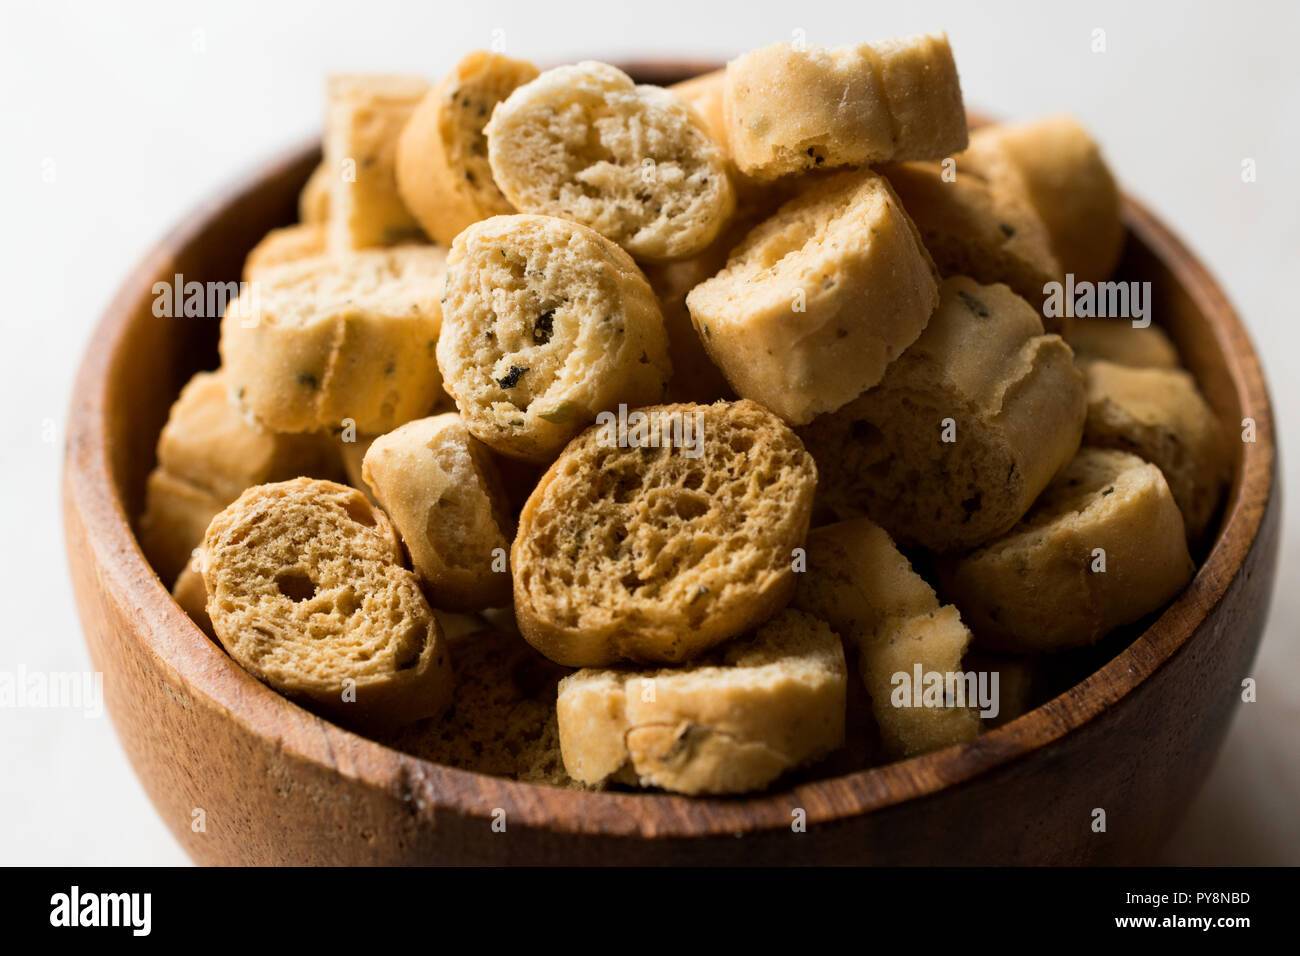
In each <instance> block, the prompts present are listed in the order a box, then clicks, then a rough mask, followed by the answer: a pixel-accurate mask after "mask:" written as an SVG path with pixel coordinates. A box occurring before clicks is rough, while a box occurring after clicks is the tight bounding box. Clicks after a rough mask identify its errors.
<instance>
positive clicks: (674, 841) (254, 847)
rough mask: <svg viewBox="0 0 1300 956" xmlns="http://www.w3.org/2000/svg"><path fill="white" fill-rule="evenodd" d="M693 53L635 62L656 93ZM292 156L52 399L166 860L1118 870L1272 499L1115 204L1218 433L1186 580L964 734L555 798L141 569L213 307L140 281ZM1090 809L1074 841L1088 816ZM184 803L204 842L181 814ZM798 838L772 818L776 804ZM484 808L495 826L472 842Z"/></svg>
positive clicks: (71, 550) (1170, 823)
mask: <svg viewBox="0 0 1300 956" xmlns="http://www.w3.org/2000/svg"><path fill="white" fill-rule="evenodd" d="M708 66H709V64H691V65H689V66H684V65H681V64H650V65H647V64H641V65H639V66H635V67H633V69H634V71H635V72H634V75H637V76H638V78H640V79H651V80H655V81H659V82H670V81H672V80H675V79H678V78H680V77H682V76H684V75H688V74H689V73H692V72H698V71H700V70H702V69H706V68H707V67H708ZM318 157H319V153H318V151H317V150H316V149H315V147H314V146H309V147H304V148H302V149H299V150H295V151H294V152H293V153H291V154H289V155H288V156H287V157H285V158H283V159H281V160H280V161H278V162H276V163H273V164H271V165H270V166H269V167H267V168H264V169H262V170H261V171H260V172H259V174H258V175H257V176H255V177H254V178H252V179H250V180H248V181H246V182H244V183H242V184H240V185H237V186H235V187H233V188H232V189H230V190H228V191H227V192H226V193H225V194H224V195H223V196H222V197H221V198H220V199H219V200H217V201H216V202H214V203H211V204H209V205H207V206H205V207H203V208H201V209H199V210H197V211H196V212H195V213H194V214H193V215H192V216H190V217H189V218H187V219H186V221H185V223H184V224H183V225H182V226H181V227H180V228H179V229H177V230H176V231H174V232H173V233H172V234H171V235H169V236H168V237H167V238H166V239H164V240H163V241H162V243H161V244H160V245H159V246H158V248H157V249H156V250H155V251H154V252H153V253H151V254H150V255H149V257H148V258H147V259H146V260H145V261H144V262H143V263H141V265H140V266H139V268H138V269H137V270H136V271H135V272H134V273H133V274H132V275H131V276H130V278H128V279H127V281H126V282H125V283H124V284H123V286H122V288H121V291H120V292H119V293H118V295H117V297H116V298H115V299H114V300H113V302H112V304H111V305H110V306H109V308H108V309H107V311H106V312H105V315H104V317H103V319H102V321H101V323H100V325H99V327H98V329H97V331H96V332H95V335H94V338H93V340H92V342H91V343H90V346H89V348H88V349H87V353H86V357H85V360H84V363H83V365H82V368H81V371H80V374H79V375H78V378H77V382H76V387H75V392H74V395H73V400H72V406H71V409H70V414H69V427H68V445H67V456H66V466H65V477H64V486H63V496H64V514H65V528H66V536H67V545H68V556H69V563H70V568H71V573H72V579H73V584H74V586H75V591H76V595H77V602H78V607H79V610H80V613H81V618H82V622H83V625H84V629H85V633H86V640H87V644H88V646H89V648H90V652H91V656H92V658H93V660H94V663H95V666H96V668H97V669H98V670H101V671H102V672H103V673H104V689H105V696H106V701H107V705H108V708H109V711H110V713H111V714H112V717H113V721H114V725H115V727H116V729H117V731H118V735H119V736H120V738H121V740H122V744H123V746H124V748H125V750H126V752H127V755H128V756H129V758H130V760H131V762H132V764H133V765H134V766H135V769H136V771H137V773H138V774H139V776H140V779H141V781H142V782H143V784H144V786H145V789H146V791H147V792H148V793H149V795H150V797H151V799H152V800H153V802H154V804H155V806H156V807H157V809H158V812H159V813H160V814H161V816H162V818H163V820H164V821H165V822H166V824H167V826H168V827H169V828H170V829H171V831H172V832H173V833H174V834H175V835H176V838H177V839H178V840H179V841H180V842H181V844H182V845H183V846H184V847H185V849H186V851H187V852H188V853H189V854H190V855H191V856H192V857H193V858H194V859H195V860H196V861H198V862H201V863H211V864H249V863H252V864H272V863H297V864H304V863H306V864H403V863H565V864H576V863H608V864H632V863H648V864H680V863H739V864H759V863H878V864H892V863H956V864H977V863H1133V862H1143V861H1147V860H1150V859H1151V858H1152V856H1153V855H1154V853H1155V851H1156V850H1157V849H1158V847H1159V846H1160V844H1161V843H1162V842H1163V840H1164V839H1165V838H1166V836H1167V835H1168V834H1169V833H1170V832H1171V830H1172V829H1173V827H1174V826H1175V825H1176V824H1177V822H1178V820H1179V818H1180V816H1181V815H1182V813H1183V811H1184V810H1185V809H1186V807H1187V805H1188V803H1189V802H1190V800H1191V798H1192V797H1193V795H1194V794H1195V792H1196V789H1197V787H1198V786H1199V784H1200V783H1201V781H1202V780H1203V778H1204V776H1205V774H1206V773H1207V772H1208V769H1209V767H1210V764H1211V762H1212V761H1213V758H1214V756H1215V753H1216V752H1217V750H1218V748H1219V745H1220V744H1221V742H1222V740H1223V736H1224V734H1225V732H1226V730H1227V727H1228V723H1229V720H1230V718H1231V716H1232V713H1233V710H1234V708H1235V706H1236V704H1237V702H1238V700H1239V694H1240V681H1241V679H1242V678H1243V677H1245V676H1248V675H1249V672H1250V671H1249V669H1250V666H1251V662H1252V660H1253V658H1254V654H1255V651H1256V648H1257V645H1258V643H1259V639H1260V636H1261V633H1262V631H1263V625H1264V619H1265V615H1266V612H1267V601H1268V596H1269V592H1270V584H1271V581H1272V579H1273V577H1274V573H1275V560H1276V555H1277V548H1278V517H1279V511H1280V503H1279V500H1278V495H1279V492H1278V484H1277V482H1276V480H1275V478H1276V474H1275V469H1276V453H1275V440H1276V439H1275V433H1274V425H1273V418H1272V412H1271V408H1270V405H1269V399H1268V394H1267V391H1266V388H1265V385H1264V380H1263V377H1262V374H1261V371H1260V366H1259V362H1258V360H1257V358H1256V356H1255V353H1254V350H1253V348H1252V346H1251V343H1250V341H1249V338H1248V337H1247V335H1246V332H1245V330H1244V328H1243V327H1242V324H1241V322H1240V320H1239V319H1238V317H1237V315H1236V314H1235V312H1234V311H1233V309H1232V307H1231V305H1230V304H1229V303H1228V302H1227V300H1226V299H1225V298H1224V296H1223V293H1222V292H1221V291H1220V289H1219V287H1218V286H1217V284H1216V283H1215V282H1214V280H1213V279H1212V278H1211V277H1210V275H1209V274H1208V273H1207V272H1206V270H1205V269H1204V267H1203V266H1202V265H1201V264H1200V263H1199V262H1198V261H1197V260H1196V259H1195V258H1194V257H1193V256H1192V254H1191V253H1190V252H1189V251H1188V250H1187V249H1186V248H1185V247H1184V246H1183V245H1182V244H1181V243H1180V242H1179V241H1178V240H1177V239H1176V238H1175V237H1174V236H1173V235H1172V234H1171V233H1169V231H1168V230H1167V229H1165V228H1164V227H1163V226H1162V225H1161V224H1160V223H1159V222H1158V221H1157V220H1156V218H1155V217H1154V216H1153V215H1151V213H1150V212H1148V211H1147V210H1146V209H1145V208H1144V207H1142V206H1141V205H1140V204H1139V203H1137V202H1135V201H1133V200H1131V199H1130V200H1127V201H1126V209H1125V214H1126V218H1127V222H1128V225H1129V229H1130V235H1129V241H1128V248H1127V252H1126V255H1125V260H1124V263H1123V265H1122V267H1121V274H1122V275H1123V276H1125V277H1126V278H1140V279H1146V280H1150V281H1151V282H1152V283H1153V285H1154V291H1155V295H1156V313H1155V314H1156V318H1157V321H1158V322H1160V323H1161V324H1162V325H1164V327H1165V328H1166V329H1167V330H1168V331H1169V332H1170V334H1171V335H1172V336H1173V338H1174V340H1175V341H1176V343H1177V344H1178V346H1179V348H1180V350H1181V351H1182V353H1183V355H1184V356H1185V357H1186V360H1187V363H1188V365H1189V367H1190V368H1191V369H1192V370H1193V372H1195V373H1196V375H1197V377H1198V379H1199V380H1200V381H1201V383H1202V385H1203V387H1204V388H1205V390H1206V393H1207V395H1208V397H1209V399H1210V401H1211V404H1212V405H1213V406H1214V407H1215V409H1216V410H1217V411H1218V413H1219V414H1220V415H1221V416H1222V418H1223V419H1224V421H1225V423H1227V424H1228V425H1230V426H1231V428H1232V431H1233V433H1234V434H1237V433H1239V432H1240V427H1241V426H1240V422H1241V419H1242V418H1243V417H1246V416H1250V417H1252V418H1253V419H1254V420H1255V422H1256V425H1257V434H1258V439H1257V441H1256V442H1254V443H1253V444H1242V445H1241V446H1240V449H1241V453H1240V456H1239V460H1238V462H1237V469H1236V476H1235V480H1234V483H1233V486H1232V489H1231V492H1230V495H1229V500H1228V503H1227V505H1226V508H1225V514H1224V522H1223V527H1222V529H1221V531H1220V534H1219V536H1218V538H1217V540H1216V541H1215V543H1214V545H1213V548H1212V550H1211V551H1210V553H1209V554H1208V556H1207V557H1206V559H1205V561H1204V563H1203V565H1202V566H1201V568H1200V570H1199V571H1198V573H1197V575H1196V577H1195V578H1194V580H1193V581H1192V582H1191V584H1190V585H1189V586H1188V588H1187V590H1186V591H1185V592H1184V593H1183V594H1182V595H1180V596H1179V597H1178V599H1177V600H1176V601H1175V602H1174V603H1173V604H1172V605H1171V606H1170V607H1169V608H1168V609H1166V610H1165V612H1164V613H1163V614H1162V615H1161V616H1160V617H1159V618H1158V620H1156V621H1155V622H1154V623H1153V624H1152V625H1151V626H1150V627H1149V628H1148V629H1147V631H1146V632H1145V633H1143V634H1141V635H1140V636H1139V637H1137V638H1136V639H1135V640H1134V641H1133V642H1132V644H1131V645H1130V646H1129V647H1127V648H1125V649H1123V650H1122V651H1120V652H1119V653H1118V654H1117V655H1116V656H1115V657H1114V658H1113V659H1112V660H1110V661H1109V662H1108V663H1106V664H1105V665H1104V666H1102V667H1101V668H1100V669H1099V670H1097V671H1096V672H1095V673H1093V674H1092V675H1091V676H1089V677H1087V678H1086V679H1084V680H1083V681H1082V682H1081V683H1079V684H1077V685H1076V686H1074V687H1072V688H1070V689H1069V690H1068V691H1066V692H1065V693H1063V694H1061V695H1060V696H1058V697H1056V698H1054V699H1052V700H1050V701H1049V702H1047V703H1046V704H1044V705H1043V706H1041V707H1039V708H1038V709H1036V710H1034V711H1032V712H1030V713H1029V714H1027V715H1025V716H1023V717H1021V718H1019V719H1017V720H1015V721H1012V722H1010V723H1009V724H1007V725H1005V726H1003V727H1001V728H999V729H997V730H994V731H992V732H990V733H987V734H985V735H983V736H981V737H980V738H978V739H977V740H975V741H974V742H972V743H970V744H966V745H964V746H960V747H953V748H949V749H947V750H944V751H940V752H937V753H933V754H928V755H926V756H923V757H919V758H915V759H911V760H907V761H903V762H899V763H895V764H890V765H887V766H884V767H879V768H876V769H873V770H869V771H865V772H859V773H853V774H850V775H847V776H841V777H837V778H833V779H826V780H820V781H817V782H813V783H807V784H802V785H799V786H796V787H793V788H788V789H785V790H781V791H778V792H774V793H770V794H765V795H759V796H754V797H748V798H740V799H728V800H721V799H690V798H684V797H677V796H671V795H663V794H631V793H618V794H615V793H609V794H601V793H575V792H569V791H562V790H555V789H550V788H546V787H540V786H533V785H528V784H519V783H514V782H512V781H508V780H504V779H498V778H492V777H484V776H479V775H475V774H471V773H468V772H464V771H460V770H455V769H451V768H447V767H442V766H438V765H434V764H430V763H427V762H425V761H421V760H418V759H416V758H413V757H410V756H407V755H404V754H400V753H398V752H395V751H392V750H389V749H387V748H384V747H382V746H380V745H379V744H376V743H374V742H371V741H369V740H366V739H364V738H361V737H358V736H356V735H354V734H352V733H349V732H348V731H345V730H342V729H340V728H338V727H335V726H334V725H332V724H330V723H328V722H326V721H324V720H322V719H320V718H318V717H315V716H313V715H311V714H309V713H307V712H306V711H304V710H302V709H300V708H298V707H296V706H295V705H293V704H291V703H289V702H288V701H287V700H285V699H283V698H281V697H280V696H278V695H277V694H276V693H274V692H273V691H271V690H270V689H269V688H267V687H265V686H264V685H262V684H261V683H259V682H258V681H256V680H255V679H253V678H252V677H250V676H249V675H248V674H247V673H245V672H244V671H243V670H242V669H240V668H239V667H238V666H237V665H236V664H234V663H233V662H232V661H231V660H230V659H229V658H228V657H227V656H226V655H225V654H224V653H223V652H222V650H221V649H220V648H219V647H217V646H216V645H214V644H213V643H212V642H210V641H209V640H207V639H206V638H205V637H204V636H203V634H202V633H201V632H200V631H199V630H198V628H197V627H195V626H194V625H193V624H192V623H191V622H190V621H189V619H188V618H186V617H185V615H184V614H183V612H182V611H181V610H180V608H179V607H177V606H176V604H175V603H174V602H173V601H172V600H171V598H170V596H169V595H168V593H167V591H166V589H165V588H164V587H163V585H162V584H161V583H160V582H159V580H158V578H157V577H156V576H155V575H154V573H153V571H152V570H151V569H150V567H149V566H148V564H147V563H146V562H145V559H144V556H143V555H142V553H141V551H140V548H139V546H138V545H137V543H136V540H135V537H134V535H133V533H132V528H131V522H130V520H129V518H128V516H131V515H136V514H138V513H139V510H140V504H141V500H142V493H143V486H144V479H145V476H146V475H147V473H148V471H149V469H150V468H151V467H152V465H153V456H154V451H153V448H154V442H155V440H156V437H157V433H158V430H159V428H160V426H161V424H162V422H163V420H164V418H165V415H166V411H167V408H168V406H169V405H170V402H171V401H172V399H173V398H174V397H175V395H176V393H177V392H178V390H179V388H180V385H181V384H183V382H184V381H185V380H186V379H187V378H188V376H189V375H190V373H191V372H193V371H194V370H195V369H196V368H199V367H202V366H205V365H206V366H212V365H214V364H215V360H216V358H215V341H216V321H215V320H214V319H212V320H199V319H159V318H156V317H155V316H154V315H153V314H152V302H153V295H152V292H151V289H152V286H153V284H154V282H155V281H158V280H159V279H162V280H164V281H170V280H171V278H172V276H173V275H174V274H175V273H181V274H183V275H184V277H185V278H186V279H187V280H198V281H206V280H209V279H211V280H227V279H230V278H233V277H236V276H237V275H238V274H239V269H240V264H241V262H242V258H243V255H244V253H245V252H246V251H247V250H248V249H249V248H250V247H251V246H252V245H253V244H254V243H255V242H256V240H257V239H258V238H259V237H260V236H261V235H262V234H264V233H265V232H266V231H267V230H268V229H270V228H272V227H274V226H278V225H282V224H284V223H286V222H288V221H290V220H291V219H292V218H293V215H294V204H295V201H296V195H297V190H298V188H299V186H300V185H301V184H302V182H303V181H304V180H305V179H306V177H307V175H308V173H309V172H310V170H311V168H312V167H313V165H314V164H315V163H316V162H317V160H318ZM1097 808H1101V809H1104V810H1105V811H1106V815H1107V829H1106V832H1104V833H1095V832H1093V829H1092V826H1091V824H1092V819H1093V812H1094V810H1095V809H1097ZM198 810H202V811H203V819H204V821H205V827H206V828H205V830H203V831H202V832H198V831H197V830H196V828H195V826H194V824H193V821H194V820H195V819H196V811H198ZM797 810H802V811H804V812H805V814H806V818H807V832H804V833H796V832H793V831H792V829H791V821H792V819H793V815H794V813H795V811H797ZM498 811H504V813H505V821H506V830H505V832H504V833H499V832H494V830H493V828H492V821H493V815H494V813H496V812H498Z"/></svg>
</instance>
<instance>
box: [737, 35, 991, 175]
mask: <svg viewBox="0 0 1300 956" xmlns="http://www.w3.org/2000/svg"><path fill="white" fill-rule="evenodd" d="M723 113H724V116H725V122H726V125H727V143H728V147H729V149H730V152H731V156H732V158H733V159H734V161H735V163H736V165H737V166H738V167H739V168H740V170H741V171H742V172H744V173H746V174H747V175H749V176H753V177H755V178H756V179H775V178H776V177H778V176H783V175H786V174H789V173H798V172H802V171H806V170H810V169H820V168H826V169H830V168H832V167H835V166H865V165H867V164H869V163H879V162H884V161H886V160H907V159H942V158H943V157H945V156H948V155H950V154H952V153H955V152H957V151H958V150H961V149H964V148H965V147H966V142H967V132H966V110H965V107H964V106H963V105H962V97H961V85H960V83H959V82H958V79H957V66H956V64H955V63H954V62H953V58H952V48H951V47H950V46H949V45H948V37H947V35H945V34H936V35H924V34H920V35H917V36H910V37H903V38H901V39H891V40H884V41H881V42H878V43H862V44H858V45H856V46H839V47H824V46H813V45H808V46H796V45H794V44H791V43H777V44H773V45H772V46H766V47H762V48H760V49H758V50H753V51H751V52H749V53H746V54H744V55H742V56H740V57H738V58H736V59H735V60H732V61H731V62H730V63H728V64H727V74H726V88H725V92H724V95H723Z"/></svg>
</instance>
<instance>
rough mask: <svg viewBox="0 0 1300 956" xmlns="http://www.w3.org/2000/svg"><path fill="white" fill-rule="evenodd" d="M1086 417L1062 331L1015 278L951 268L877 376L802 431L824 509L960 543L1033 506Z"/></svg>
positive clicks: (939, 546)
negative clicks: (912, 332) (988, 278)
mask: <svg viewBox="0 0 1300 956" xmlns="http://www.w3.org/2000/svg"><path fill="white" fill-rule="evenodd" d="M1084 413H1085V409H1084V387H1083V375H1082V373H1080V372H1079V370H1078V369H1077V368H1076V367H1075V365H1074V360H1073V354H1072V353H1071V352H1070V348H1069V346H1068V345H1066V344H1065V342H1064V341H1062V339H1061V338H1060V336H1057V335H1044V334H1043V327H1042V323H1041V322H1040V321H1039V319H1038V316H1037V315H1035V313H1034V310H1033V309H1032V308H1030V306H1029V304H1028V303H1026V302H1025V301H1024V300H1023V299H1021V298H1020V297H1019V296H1017V295H1016V294H1015V293H1013V292H1012V291H1011V290H1010V289H1008V288H1007V287H1006V286H1005V285H1001V284H998V285H991V286H982V285H980V284H979V283H977V282H974V281H973V280H971V279H969V278H966V277H964V276H954V277H952V278H949V279H945V280H944V281H943V282H942V284H941V298H940V302H939V307H938V309H936V310H935V313H934V316H933V317H932V318H931V319H930V324H929V325H928V326H927V327H926V330H925V332H923V333H922V334H921V337H920V338H919V339H917V341H916V343H915V344H914V345H912V347H911V348H909V349H908V350H907V351H906V352H904V353H903V355H902V357H900V358H899V359H898V361H896V362H895V363H894V364H893V365H891V366H890V367H889V370H888V371H887V372H886V373H885V377H884V379H883V380H882V381H881V382H880V384H879V385H878V386H876V387H875V388H873V389H872V390H870V391H869V392H867V393H866V394H865V395H863V396H862V397H861V398H859V399H857V400H856V401H853V402H850V403H849V404H848V405H846V406H845V407H844V408H842V409H840V410H839V411H837V412H835V413H833V414H831V415H826V416H823V417H821V418H819V419H817V420H816V421H814V422H813V423H812V424H811V425H809V426H808V427H807V428H805V429H802V430H801V437H802V438H803V440H804V441H805V443H806V444H807V446H808V449H809V451H810V452H811V453H812V455H813V457H814V458H816V459H817V465H818V470H819V473H820V474H821V486H820V487H819V488H818V503H819V508H820V509H821V510H822V511H823V512H825V513H827V514H830V515H833V516H836V517H841V518H844V517H852V516H854V515H859V514H863V513H865V514H867V515H869V516H870V517H871V518H873V519H874V520H875V521H876V522H878V523H879V524H880V525H882V526H883V527H884V528H885V529H886V530H888V531H889V533H890V534H891V535H892V536H893V537H894V538H896V539H898V540H899V541H901V542H903V543H905V544H920V545H923V546H924V547H926V548H929V549H930V550H933V551H960V550H965V549H968V548H972V547H974V546H976V545H978V544H980V543H981V542H983V541H987V540H989V539H991V538H993V537H996V536H997V535H1000V534H1002V533H1003V532H1005V531H1007V530H1008V529H1010V528H1011V526H1012V525H1014V524H1015V523H1016V521H1017V520H1018V519H1019V518H1020V517H1021V515H1023V514H1024V513H1025V512H1026V511H1027V510H1028V509H1029V506H1030V505H1031V504H1033V502H1034V499H1035V498H1036V497H1037V496H1038V494H1039V492H1041V491H1042V490H1043V489H1044V488H1045V487H1046V486H1047V483H1048V482H1049V481H1050V480H1051V479H1052V476H1053V475H1055V474H1056V473H1057V472H1058V471H1060V470H1061V469H1062V468H1064V467H1065V465H1066V464H1067V463H1068V462H1069V461H1070V459H1071V458H1072V457H1073V456H1074V453H1075V452H1076V451H1077V450H1078V448H1079V440H1080V436H1081V435H1082V434H1083V420H1084ZM949 439H951V440H949Z"/></svg>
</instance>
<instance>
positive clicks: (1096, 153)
mask: <svg viewBox="0 0 1300 956" xmlns="http://www.w3.org/2000/svg"><path fill="white" fill-rule="evenodd" d="M957 163H958V165H959V166H961V167H963V168H968V169H973V170H976V171H978V172H979V173H981V174H982V175H984V176H985V177H987V178H988V179H989V180H991V181H992V182H994V183H999V184H1002V185H1003V187H1004V188H1006V189H1009V190H1013V191H1014V190H1023V192H1024V195H1025V198H1026V199H1028V200H1029V202H1030V204H1031V205H1032V206H1033V207H1034V209H1035V210H1036V211H1037V212H1038V215H1039V216H1040V217H1041V218H1042V220H1043V224H1044V225H1045V226H1046V227H1047V232H1048V234H1049V235H1050V236H1051V237H1052V250H1053V251H1054V252H1055V253H1056V258H1057V259H1058V260H1059V261H1060V263H1061V270H1062V271H1063V272H1066V273H1069V274H1072V275H1073V276H1074V278H1075V280H1076V281H1086V282H1100V281H1102V280H1104V279H1107V278H1109V277H1110V275H1111V273H1112V272H1114V271H1115V266H1116V264H1117V263H1118V262H1119V257H1120V254H1121V253H1122V252H1123V248H1124V223H1123V220H1122V219H1121V218H1120V192H1119V186H1117V185H1116V183H1115V177H1114V176H1113V175H1111V172H1110V169H1109V168H1108V167H1107V165H1106V161H1105V159H1103V158H1102V155H1101V150H1100V149H1098V147H1097V144H1096V142H1094V141H1093V139H1092V137H1091V136H1089V135H1088V132H1087V130H1085V129H1084V128H1083V127H1082V126H1080V125H1079V123H1078V121H1077V120H1075V119H1074V118H1073V117H1071V116H1049V117H1045V118H1043V119H1038V120H1033V121H1031V122H1028V123H1014V124H1006V125H997V126H986V127H983V128H981V129H978V130H976V131H975V132H974V133H972V134H971V140H970V148H969V149H967V151H966V152H965V154H963V155H962V156H961V157H959V158H958V160H957Z"/></svg>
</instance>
